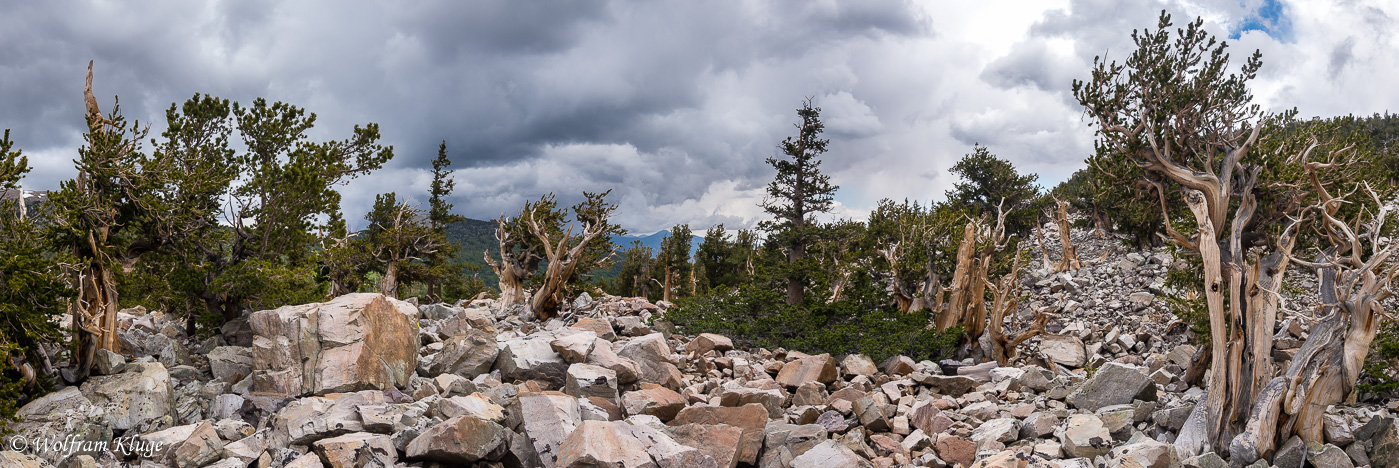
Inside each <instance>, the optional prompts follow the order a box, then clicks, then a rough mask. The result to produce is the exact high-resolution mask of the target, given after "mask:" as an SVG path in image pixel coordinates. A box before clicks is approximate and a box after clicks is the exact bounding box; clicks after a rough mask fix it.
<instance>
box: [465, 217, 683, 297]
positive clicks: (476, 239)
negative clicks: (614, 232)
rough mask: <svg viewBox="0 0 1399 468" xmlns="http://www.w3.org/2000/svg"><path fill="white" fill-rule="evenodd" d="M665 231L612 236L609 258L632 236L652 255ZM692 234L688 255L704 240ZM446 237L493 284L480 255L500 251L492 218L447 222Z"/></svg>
mask: <svg viewBox="0 0 1399 468" xmlns="http://www.w3.org/2000/svg"><path fill="white" fill-rule="evenodd" d="M669 235H670V231H660V232H657V233H655V234H650V235H645V236H621V237H615V238H613V239H612V242H614V243H616V244H617V247H618V248H619V249H621V250H619V251H618V252H617V256H616V257H613V258H614V260H620V259H621V254H622V252H621V251H624V250H626V249H627V248H629V247H631V243H632V241H634V240H640V241H641V245H644V246H646V247H650V248H651V252H652V255H654V254H655V253H657V252H660V250H661V242H662V241H664V240H665V238H666V236H669ZM692 237H693V239H692V242H691V243H690V255H691V256H693V255H694V254H695V253H696V252H698V251H699V245H700V242H703V241H704V238H703V237H700V236H692ZM447 241H448V242H451V243H453V244H456V245H457V247H458V249H457V259H458V260H461V261H465V262H470V263H472V264H474V265H480V266H481V270H480V272H479V273H478V274H479V275H480V277H481V279H482V280H484V281H485V282H486V284H487V285H489V286H491V287H495V285H496V283H497V282H498V281H499V279H498V278H496V276H495V272H493V271H491V269H490V267H488V266H486V263H485V261H484V260H483V259H482V255H481V254H482V252H490V254H491V256H492V257H497V258H498V257H499V256H500V253H499V252H497V250H498V249H499V248H500V247H499V245H498V244H497V243H496V240H495V221H482V220H479V219H469V218H468V219H467V220H465V221H461V222H456V223H452V224H451V225H448V226H447ZM620 270H621V262H620V261H616V262H614V264H613V265H612V268H609V269H605V270H600V271H594V272H591V274H590V276H593V277H596V278H599V279H610V278H615V277H616V276H617V274H618V272H619V271H620Z"/></svg>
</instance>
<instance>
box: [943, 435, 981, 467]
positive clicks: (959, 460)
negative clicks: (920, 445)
mask: <svg viewBox="0 0 1399 468" xmlns="http://www.w3.org/2000/svg"><path fill="white" fill-rule="evenodd" d="M933 449H934V450H936V451H937V454H938V458H941V459H943V460H946V461H947V462H948V463H956V464H960V465H961V466H971V464H972V462H973V461H975V460H976V443H974V442H972V441H970V440H967V439H963V438H961V437H957V436H954V435H950V434H949V435H943V436H939V437H938V440H937V442H934V443H933Z"/></svg>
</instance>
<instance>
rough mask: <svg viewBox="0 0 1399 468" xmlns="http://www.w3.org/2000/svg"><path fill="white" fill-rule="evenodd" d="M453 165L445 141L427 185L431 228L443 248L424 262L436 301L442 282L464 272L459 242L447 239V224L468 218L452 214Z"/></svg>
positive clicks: (454, 183) (430, 287)
mask: <svg viewBox="0 0 1399 468" xmlns="http://www.w3.org/2000/svg"><path fill="white" fill-rule="evenodd" d="M450 165H452V160H451V159H448V158H447V141H446V140H443V141H442V144H441V145H439V146H438V147H437V158H436V159H433V160H432V185H431V186H430V187H429V188H428V211H427V221H428V228H429V229H431V230H432V232H433V233H434V235H435V236H436V237H437V238H438V239H437V241H438V242H437V243H438V245H440V247H438V248H437V250H435V251H433V252H432V253H430V254H427V255H426V257H425V258H424V261H423V263H422V266H423V269H424V270H425V271H424V274H423V278H422V280H423V282H425V283H427V294H428V297H430V298H432V299H433V300H440V299H441V298H442V297H441V295H442V291H441V284H442V283H444V282H446V281H451V279H452V278H453V277H456V276H459V275H460V274H461V271H462V268H461V265H460V264H458V263H456V262H455V259H456V257H457V246H456V244H453V243H451V242H447V226H448V225H450V224H452V223H457V222H461V221H465V220H466V217H464V216H461V215H457V214H453V213H452V204H451V203H448V202H447V197H448V196H450V195H451V194H452V190H453V189H455V188H456V186H457V182H456V181H455V180H452V172H453V171H452V170H451V169H448V168H447V166H450Z"/></svg>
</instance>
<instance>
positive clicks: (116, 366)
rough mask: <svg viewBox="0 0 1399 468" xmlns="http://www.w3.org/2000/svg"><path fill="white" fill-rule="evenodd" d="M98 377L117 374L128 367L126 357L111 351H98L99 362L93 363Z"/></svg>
mask: <svg viewBox="0 0 1399 468" xmlns="http://www.w3.org/2000/svg"><path fill="white" fill-rule="evenodd" d="M93 364H94V367H95V370H96V371H97V372H96V374H97V375H112V374H117V373H120V372H121V371H122V369H123V368H125V367H126V357H125V356H122V355H120V354H117V353H114V352H112V351H111V350H107V349H99V350H97V360H96V362H94V363H93Z"/></svg>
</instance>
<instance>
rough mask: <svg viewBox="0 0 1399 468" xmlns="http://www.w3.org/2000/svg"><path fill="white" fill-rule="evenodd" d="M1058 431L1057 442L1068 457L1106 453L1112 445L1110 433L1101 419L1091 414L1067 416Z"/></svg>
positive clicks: (1088, 456)
mask: <svg viewBox="0 0 1399 468" xmlns="http://www.w3.org/2000/svg"><path fill="white" fill-rule="evenodd" d="M1060 431H1061V433H1060V434H1059V443H1060V444H1061V445H1062V446H1063V448H1064V452H1065V453H1067V454H1068V455H1069V456H1070V457H1075V458H1077V457H1083V458H1093V457H1096V456H1098V455H1102V454H1105V453H1108V449H1110V448H1111V447H1112V434H1110V433H1109V432H1108V429H1107V428H1106V427H1103V421H1101V420H1099V419H1098V417H1097V416H1094V415H1091V414H1075V415H1073V416H1069V420H1068V421H1067V422H1065V423H1064V428H1063V429H1061V430H1060Z"/></svg>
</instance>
